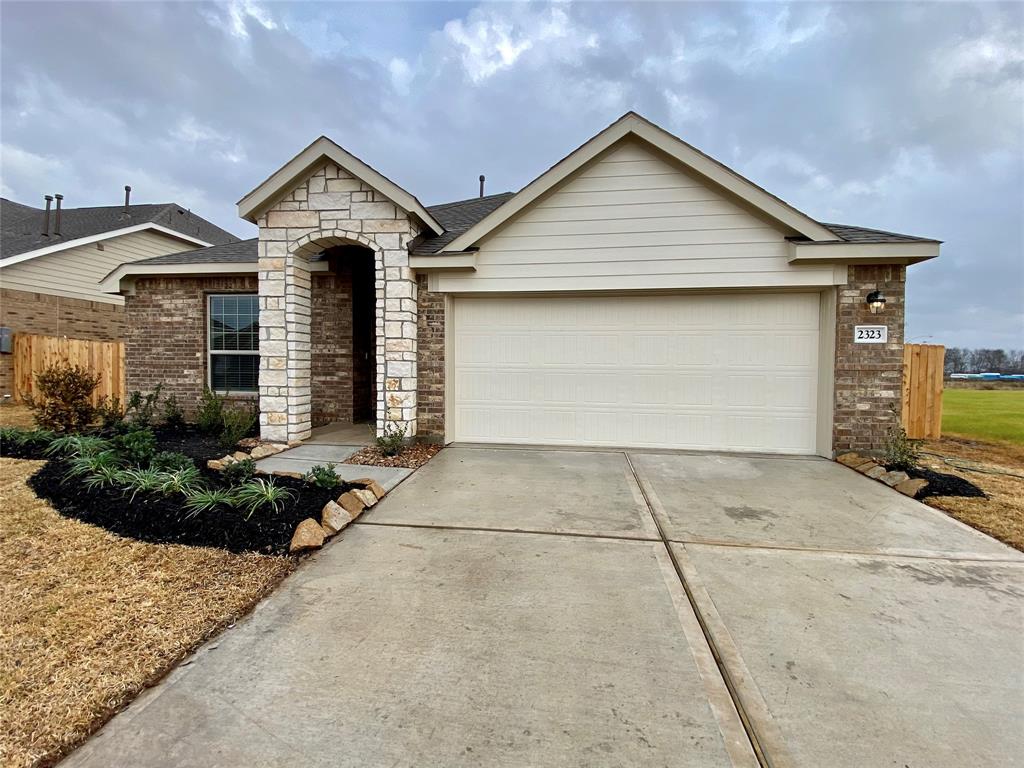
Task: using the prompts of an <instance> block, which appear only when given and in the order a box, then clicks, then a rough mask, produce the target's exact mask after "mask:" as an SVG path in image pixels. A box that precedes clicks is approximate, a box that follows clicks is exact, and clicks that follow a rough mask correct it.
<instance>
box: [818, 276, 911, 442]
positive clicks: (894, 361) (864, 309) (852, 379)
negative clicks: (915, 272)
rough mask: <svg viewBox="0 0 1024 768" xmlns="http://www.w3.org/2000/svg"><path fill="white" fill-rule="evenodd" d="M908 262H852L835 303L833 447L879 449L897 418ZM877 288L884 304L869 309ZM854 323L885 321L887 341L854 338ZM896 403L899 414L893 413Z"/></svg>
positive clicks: (870, 323) (881, 322)
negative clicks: (857, 341) (877, 311)
mask: <svg viewBox="0 0 1024 768" xmlns="http://www.w3.org/2000/svg"><path fill="white" fill-rule="evenodd" d="M905 283H906V267H902V266H897V265H881V266H874V265H872V266H851V267H849V268H848V279H847V284H846V285H842V286H839V300H838V303H837V305H836V368H835V377H836V380H835V411H834V422H833V449H834V450H835V452H836V453H843V452H844V451H850V450H857V451H868V452H870V451H879V450H881V449H882V447H883V445H884V441H885V432H886V430H887V429H888V428H889V426H891V425H892V424H894V423H895V422H896V421H897V420H898V418H899V417H898V414H899V408H900V403H901V389H902V382H903V319H904V309H905V302H904V287H905ZM875 290H879V291H881V292H882V293H883V294H884V295H885V298H886V299H887V303H886V305H885V309H884V310H883V311H882V312H881V313H880V314H877V315H873V314H871V310H870V309H869V308H868V305H867V303H866V302H865V299H866V297H867V295H868V294H869V293H870V292H871V291H875ZM856 325H886V326H888V328H889V332H888V333H889V340H888V343H886V344H855V343H854V341H853V335H854V326H856ZM892 408H895V409H896V413H897V416H894V415H893V411H892Z"/></svg>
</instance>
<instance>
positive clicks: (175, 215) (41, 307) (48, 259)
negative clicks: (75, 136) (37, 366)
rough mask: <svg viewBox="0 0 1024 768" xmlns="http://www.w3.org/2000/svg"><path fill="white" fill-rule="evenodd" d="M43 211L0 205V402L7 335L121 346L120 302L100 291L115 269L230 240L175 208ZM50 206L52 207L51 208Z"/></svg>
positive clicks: (8, 391) (9, 387) (6, 384)
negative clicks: (105, 342)
mask: <svg viewBox="0 0 1024 768" xmlns="http://www.w3.org/2000/svg"><path fill="white" fill-rule="evenodd" d="M129 193H130V188H126V193H125V203H124V205H115V206H101V207H89V208H64V207H63V206H62V201H63V199H64V198H63V196H62V195H56V196H55V197H56V201H55V200H54V196H51V195H46V197H45V203H46V205H45V208H35V207H32V206H30V205H23V204H22V203H16V202H14V201H13V200H7V199H2V198H0V338H2V341H0V350H2V352H0V396H4V395H13V389H14V364H13V362H12V358H11V355H10V354H9V353H8V350H9V345H10V338H11V336H12V335H13V334H15V333H33V334H42V335H45V336H68V337H70V338H75V339H91V340H94V341H119V340H121V339H123V338H124V332H125V327H124V298H123V297H121V296H118V295H115V294H110V293H109V292H105V291H103V290H101V289H100V284H99V282H100V280H101V279H102V278H103V277H104V276H106V275H107V274H108V273H109V272H110V270H111V269H113V268H115V267H117V266H118V265H120V264H123V263H126V262H132V261H138V260H139V259H148V258H150V257H152V256H159V255H162V254H167V253H175V252H179V251H181V250H182V249H183V248H195V247H197V246H207V245H223V244H226V243H232V242H237V241H238V238H237V237H235V236H234V235H232V234H231V233H230V232H226V231H224V230H223V229H221V228H220V227H218V226H215V225H214V224H211V223H210V222H209V221H207V220H206V219H203V218H202V217H200V216H197V215H195V214H194V213H192V212H191V211H189V210H188V209H186V208H184V207H182V206H180V205H177V204H175V203H160V204H144V205H132V204H130V198H129ZM54 202H56V207H53V203H54Z"/></svg>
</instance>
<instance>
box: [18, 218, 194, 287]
mask: <svg viewBox="0 0 1024 768" xmlns="http://www.w3.org/2000/svg"><path fill="white" fill-rule="evenodd" d="M97 245H98V244H97V243H88V244H87V245H80V246H78V247H76V248H68V249H67V250H66V251H58V252H57V253H50V254H46V255H44V256H37V257H36V258H34V259H29V260H28V261H23V262H21V263H19V264H12V265H11V266H9V267H3V268H0V285H2V286H3V287H4V288H10V289H15V290H19V291H31V292H33V293H47V294H51V295H54V296H67V297H70V298H74V299H88V300H90V301H103V302H107V303H109V304H121V305H123V304H124V299H123V298H121V297H120V296H112V295H110V294H108V293H103V292H101V291H100V289H99V282H100V280H102V279H103V278H104V277H106V276H107V274H108V273H109V272H110V271H111V270H112V269H114V268H116V267H117V266H118V265H120V264H124V263H125V262H129V261H139V260H140V259H148V258H149V257H151V256H163V255H164V254H167V253H179V252H181V251H187V250H189V249H191V248H196V247H197V246H195V245H190V244H189V243H187V242H185V241H183V240H178V239H177V238H173V237H168V236H167V235H164V234H161V233H159V232H133V233H131V234H129V235H121V236H120V237H113V238H111V239H109V240H103V241H101V242H100V243H99V245H102V246H103V250H99V249H98V248H97V247H96V246H97Z"/></svg>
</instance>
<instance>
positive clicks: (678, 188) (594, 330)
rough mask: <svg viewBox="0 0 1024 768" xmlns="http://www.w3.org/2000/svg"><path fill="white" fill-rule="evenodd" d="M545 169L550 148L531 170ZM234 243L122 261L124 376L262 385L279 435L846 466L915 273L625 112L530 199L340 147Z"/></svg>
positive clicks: (925, 245) (138, 385)
mask: <svg viewBox="0 0 1024 768" xmlns="http://www.w3.org/2000/svg"><path fill="white" fill-rule="evenodd" d="M538 164H541V161H540V160H539V161H538ZM238 211H239V215H240V216H241V217H242V218H244V219H246V220H247V221H250V222H253V223H255V224H256V225H257V226H258V227H259V236H258V237H257V238H254V239H252V240H248V241H245V242H241V243H230V244H226V245H219V246H213V247H208V248H202V249H198V250H193V251H188V252H184V253H178V254H172V255H166V256H157V257H154V258H151V259H146V260H143V261H138V262H135V263H131V264H124V265H122V266H120V267H118V268H117V269H116V270H114V271H113V272H112V273H111V274H110V275H109V277H108V278H107V279H106V280H105V281H104V287H105V289H106V290H109V291H111V292H114V293H118V294H122V295H125V297H126V307H127V316H128V345H127V346H128V348H127V366H128V378H129V389H149V388H152V387H153V386H155V385H156V384H157V383H158V382H160V383H163V385H164V388H165V391H171V392H175V393H176V394H177V396H178V398H179V400H181V401H183V402H187V401H190V400H191V401H193V402H194V401H196V400H198V396H199V393H200V391H201V389H202V387H203V386H206V385H209V386H212V387H213V388H214V389H217V390H221V391H226V392H232V393H239V392H240V393H251V395H252V396H258V398H259V406H260V411H261V414H260V423H261V430H262V434H263V436H264V438H266V439H269V440H302V439H304V438H306V437H308V436H309V435H310V430H311V428H312V427H313V426H316V425H318V424H321V423H324V422H327V421H361V420H370V419H372V420H375V423H376V428H377V430H378V432H381V431H383V430H384V429H385V428H386V427H387V425H389V424H391V425H394V426H396V427H401V428H404V429H405V430H406V433H407V435H408V436H416V437H421V438H429V439H436V440H443V441H445V442H453V441H458V442H472V443H495V444H505V443H518V444H553V445H592V446H643V447H650V448H684V449H700V450H728V451H771V452H783V453H794V454H820V455H824V456H831V455H833V454H834V453H835V452H836V451H841V450H846V449H872V448H877V447H878V446H879V445H880V443H881V441H882V440H883V438H884V432H885V429H886V428H887V427H888V426H889V425H890V424H891V423H892V420H893V415H892V412H891V409H892V408H893V407H896V406H898V404H899V402H900V390H901V373H902V345H903V312H904V280H905V276H906V267H907V266H908V265H910V264H914V263H917V262H919V261H924V260H925V259H930V258H933V257H935V256H937V255H938V253H939V242H938V241H936V240H930V239H926V238H920V237H911V236H907V235H899V234H894V233H891V232H882V231H878V230H873V229H865V228H862V227H854V226H847V225H839V224H824V223H821V222H819V221H816V220H815V219H813V218H811V217H810V216H808V215H807V214H805V213H803V212H801V211H798V210H796V209H795V208H794V207H793V206H791V205H788V204H787V203H785V202H784V201H782V200H780V199H779V198H777V197H775V196H774V195H772V194H771V193H769V192H767V191H766V190H764V189H762V188H760V187H758V186H757V185H756V184H754V183H752V182H751V181H749V180H747V179H745V178H743V177H742V176H740V175H739V174H738V173H736V172H735V171H733V170H731V169H729V168H727V167H726V166H724V165H722V164H721V163H719V162H717V161H716V160H714V159H712V158H711V157H708V156H707V155H705V154H703V153H702V152H700V151H698V150H697V149H695V148H694V147H692V146H690V145H689V144H687V143H685V142H684V141H682V140H680V139H678V138H676V137H675V136H673V135H671V134H670V133H668V132H667V131H665V130H663V129H661V128H659V127H658V126H657V125H654V124H652V123H651V122H649V121H647V120H645V119H644V118H642V117H641V116H639V115H637V114H635V113H632V112H630V113H628V114H626V115H624V116H623V117H622V118H620V119H619V120H617V121H616V122H615V123H613V124H612V125H610V126H609V127H608V128H606V129H605V130H603V131H601V132H600V133H599V134H597V135H596V136H595V137H594V138H592V139H590V140H589V141H588V142H586V143H585V144H583V145H582V146H581V147H579V148H578V149H576V150H574V151H573V152H571V153H570V154H569V155H567V156H566V157H564V158H563V159H561V160H559V161H558V162H557V163H555V164H554V165H553V166H552V167H551V168H550V169H549V170H547V171H545V172H544V173H542V174H541V175H540V176H538V177H537V178H536V179H535V180H534V181H532V182H531V183H530V184H528V185H527V186H526V187H524V188H523V189H521V190H520V191H519V192H516V193H514V194H513V193H506V194H500V195H490V196H487V197H480V198H476V199H470V200H462V201H457V202H453V203H446V204H443V205H435V206H430V207H425V206H423V205H422V204H421V203H420V201H419V200H417V199H416V197H415V196H413V195H412V194H411V193H409V192H407V191H406V190H404V189H403V188H401V187H400V186H398V185H397V184H396V183H395V182H393V181H391V180H390V179H388V178H385V177H384V176H383V175H381V174H380V173H378V172H377V171H375V170H374V169H373V168H372V167H370V166H369V165H368V164H366V163H365V162H363V161H362V160H360V159H358V158H356V157H354V156H353V155H351V154H350V153H348V152H347V151H345V150H344V149H343V148H342V147H340V146H338V145H337V144H335V143H334V142H333V141H331V140H330V139H328V138H326V137H321V138H319V139H317V140H316V141H314V142H313V143H312V144H310V145H309V146H308V147H306V148H305V149H304V150H302V151H301V152H300V153H299V154H298V155H296V156H295V157H294V158H292V159H291V160H289V161H288V162H287V163H286V164H285V165H284V166H282V167H281V168H279V169H278V170H276V171H275V172H274V173H273V174H272V175H271V176H270V177H269V178H268V179H267V180H266V181H264V182H263V183H262V184H260V185H259V186H258V187H256V188H255V189H254V190H252V191H251V192H250V193H249V194H247V195H246V196H245V197H243V198H242V200H241V201H240V202H239V204H238Z"/></svg>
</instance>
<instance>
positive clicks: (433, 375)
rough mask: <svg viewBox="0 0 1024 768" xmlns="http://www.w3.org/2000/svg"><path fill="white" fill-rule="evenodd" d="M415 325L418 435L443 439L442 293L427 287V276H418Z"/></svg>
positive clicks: (443, 312) (443, 317) (443, 315)
mask: <svg viewBox="0 0 1024 768" xmlns="http://www.w3.org/2000/svg"><path fill="white" fill-rule="evenodd" d="M418 288H419V290H418V293H417V300H416V301H417V304H418V307H419V312H418V316H417V321H416V322H417V326H418V335H419V343H418V349H419V358H420V359H419V365H418V371H419V377H418V381H417V398H416V402H417V404H418V406H419V410H418V413H417V415H416V419H417V422H418V424H419V435H420V436H422V437H426V438H428V439H431V440H443V439H444V323H445V309H444V294H443V293H430V292H429V291H428V290H427V276H426V275H420V276H419V279H418Z"/></svg>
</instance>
